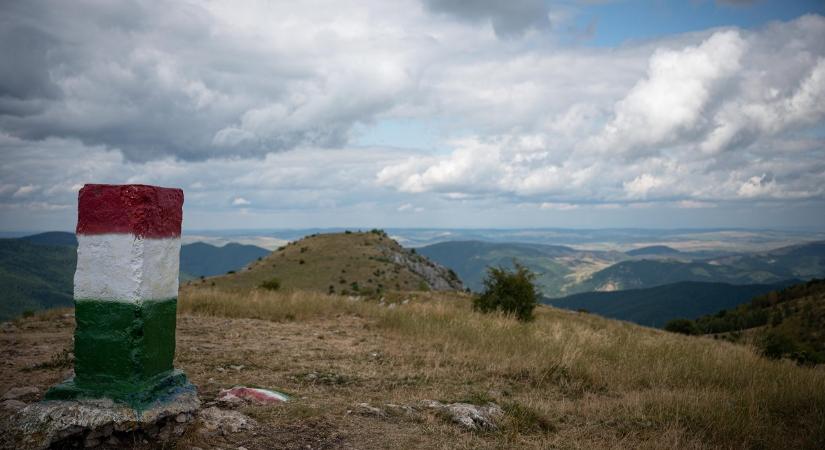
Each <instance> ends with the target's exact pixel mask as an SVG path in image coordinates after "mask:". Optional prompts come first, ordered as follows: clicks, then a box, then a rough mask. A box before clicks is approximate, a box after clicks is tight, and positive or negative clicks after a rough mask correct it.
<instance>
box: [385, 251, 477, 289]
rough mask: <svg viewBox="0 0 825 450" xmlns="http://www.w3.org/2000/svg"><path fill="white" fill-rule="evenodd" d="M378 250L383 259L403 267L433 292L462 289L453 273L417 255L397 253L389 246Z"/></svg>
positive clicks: (459, 281)
mask: <svg viewBox="0 0 825 450" xmlns="http://www.w3.org/2000/svg"><path fill="white" fill-rule="evenodd" d="M379 249H380V250H381V253H382V254H383V255H384V257H386V258H387V259H389V260H390V261H392V262H393V263H394V264H399V265H401V266H404V267H406V268H407V269H409V270H410V271H411V272H413V273H415V274H417V275H418V276H420V277H421V278H423V279H424V280H425V281H426V282H427V285H428V287H429V288H430V289H432V290H434V291H460V290H463V289H464V285H463V284H462V283H461V280H460V279H459V278H458V276H457V275H456V274H455V273H454V272H452V271H451V270H450V269H448V268H446V267H444V266H442V265H440V264H437V263H435V262H433V261H430V260H429V259H427V258H425V257H423V256H421V255H419V254H417V253H413V252H412V251H403V250H402V251H399V250H398V249H395V248H392V247H390V246H380V247H379Z"/></svg>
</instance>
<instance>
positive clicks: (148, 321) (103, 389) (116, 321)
mask: <svg viewBox="0 0 825 450" xmlns="http://www.w3.org/2000/svg"><path fill="white" fill-rule="evenodd" d="M176 309H177V299H174V298H173V299H167V300H151V301H144V302H140V303H129V302H113V301H101V300H94V299H80V300H76V301H75V318H76V321H77V326H76V328H75V363H74V366H75V377H74V379H73V380H72V381H71V382H70V383H68V384H64V385H61V386H57V387H55V388H53V389H52V390H51V391H49V393H48V395H47V398H51V399H68V398H103V397H105V398H111V399H114V400H119V401H123V402H126V403H129V404H131V405H132V406H134V407H136V408H139V407H140V406H141V405H142V404H143V403H145V402H146V401H150V400H152V399H153V398H154V397H156V396H157V395H158V392H157V391H158V390H159V389H160V390H162V389H164V388H166V387H170V386H172V387H173V386H178V385H181V383H185V381H186V379H185V377H184V376H183V374H182V373H180V372H179V371H174V370H173V365H172V364H173V360H174V357H175V316H176Z"/></svg>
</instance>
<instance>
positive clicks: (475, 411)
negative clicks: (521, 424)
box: [347, 400, 504, 431]
mask: <svg viewBox="0 0 825 450" xmlns="http://www.w3.org/2000/svg"><path fill="white" fill-rule="evenodd" d="M421 411H434V412H438V413H440V414H443V415H445V416H446V417H448V418H449V419H450V420H451V421H452V422H453V423H455V424H457V425H459V426H461V427H462V428H464V429H467V430H471V431H495V430H497V429H498V425H496V421H497V420H498V419H500V418H501V416H502V415H504V410H502V409H501V407H500V406H498V405H496V404H495V403H488V404H486V405H483V406H479V405H472V404H470V403H446V404H445V403H441V402H438V401H435V400H422V401H420V402H419V403H418V404H417V405H416V406H411V405H396V404H392V403H387V404H386V405H384V407H383V408H379V407H375V406H372V405H370V404H369V403H356V404H355V405H354V407H353V409H351V410H347V413H348V414H353V413H354V414H359V415H362V416H371V417H376V418H380V419H386V418H388V417H391V416H394V417H399V416H402V417H408V418H413V419H415V418H417V417H418V416H419V415H420V412H421Z"/></svg>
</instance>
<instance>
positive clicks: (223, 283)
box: [190, 232, 422, 295]
mask: <svg viewBox="0 0 825 450" xmlns="http://www.w3.org/2000/svg"><path fill="white" fill-rule="evenodd" d="M382 246H383V247H389V248H393V249H395V250H396V251H399V252H405V251H406V250H404V249H403V248H402V247H401V246H399V245H398V243H397V242H395V241H393V240H392V239H391V238H389V237H388V236H387V235H385V234H383V233H381V232H349V233H329V234H317V235H311V236H307V237H305V238H303V239H301V240H298V241H295V242H291V243H289V244H288V245H285V246H283V247H281V248H279V249H277V250H276V251H274V252H272V253H271V254H269V255H268V256H266V257H263V258H261V259H260V260H258V261H254V262H253V263H251V264H250V265H248V266H247V267H246V268H243V269H239V270H237V271H233V272H232V273H227V274H225V275H222V276H216V277H210V278H205V279H203V280H194V281H191V282H190V286H193V287H198V286H199V287H207V288H211V287H214V288H216V289H218V290H222V291H229V292H238V291H244V292H246V291H250V290H253V289H256V288H258V287H260V286H261V285H263V284H264V283H266V282H268V281H271V280H273V279H276V280H278V281H279V284H280V289H281V290H285V291H289V290H306V291H320V292H325V293H329V292H330V291H332V292H333V293H336V294H344V295H348V294H359V293H375V292H378V291H386V290H393V289H395V290H415V289H418V288H419V287H420V284H421V282H422V279H421V277H420V276H418V275H417V274H415V273H413V272H411V271H410V270H409V269H407V268H406V267H404V266H402V265H399V264H394V263H393V262H391V261H389V260H387V259H386V258H385V257H384V255H383V253H382V252H381V247H382Z"/></svg>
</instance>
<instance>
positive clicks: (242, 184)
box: [0, 0, 825, 226]
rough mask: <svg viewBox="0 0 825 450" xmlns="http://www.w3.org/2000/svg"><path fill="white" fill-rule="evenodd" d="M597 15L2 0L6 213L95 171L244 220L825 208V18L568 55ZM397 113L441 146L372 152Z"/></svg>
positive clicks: (531, 5)
mask: <svg viewBox="0 0 825 450" xmlns="http://www.w3.org/2000/svg"><path fill="white" fill-rule="evenodd" d="M499 3H500V2H499ZM575 9H576V7H575V5H573V4H571V5H561V6H559V5H550V6H548V5H547V4H546V2H544V3H542V2H537V1H533V0H527V1H523V2H516V3H513V5H512V7H510V6H508V7H504V6H501V4H498V3H497V2H487V1H485V2H480V3H478V4H473V5H470V4H469V3H467V4H464V3H462V2H452V1H440V0H432V1H431V0H427V1H426V2H424V3H422V2H421V1H418V0H399V1H398V2H391V3H389V2H385V1H381V0H366V1H355V0H343V1H338V2H328V1H325V0H317V1H314V2H311V3H303V2H297V3H296V2H283V3H281V2H218V1H210V0H205V1H202V2H194V3H191V2H171V1H170V2H165V1H164V2H160V3H152V4H144V3H142V2H140V1H138V2H130V3H128V4H123V3H106V4H101V3H100V2H94V1H88V2H87V1H83V0H80V1H76V2H71V3H70V4H69V3H66V2H57V1H55V2H45V3H38V2H5V3H2V4H0V14H2V15H3V17H7V18H8V20H7V21H4V22H3V23H2V24H0V52H2V54H3V55H19V54H20V52H19V51H18V49H19V48H21V45H23V46H25V48H26V49H27V50H28V51H26V52H24V54H25V56H26V58H22V57H21V58H15V61H16V62H15V64H14V65H13V66H9V67H10V69H9V68H5V69H3V68H0V161H2V164H0V203H2V204H4V205H7V206H8V205H12V206H8V207H14V208H23V209H25V208H27V207H29V206H31V207H34V205H36V204H37V205H40V206H41V207H42V206H43V205H56V206H57V207H58V208H57V209H54V211H61V210H60V209H59V208H62V207H71V206H72V205H74V203H75V202H76V198H75V196H76V191H77V188H78V186H79V185H82V184H83V183H85V182H91V181H95V182H112V183H125V182H142V183H153V184H161V185H169V186H183V187H188V188H187V189H186V191H187V192H186V207H187V208H188V211H192V212H195V214H196V215H197V214H204V215H205V214H207V212H208V211H222V210H226V211H227V214H228V216H229V217H235V215H237V211H238V210H239V209H240V208H239V207H244V209H245V210H246V211H247V216H248V217H246V218H245V219H244V222H242V223H241V224H242V225H244V226H246V225H247V224H250V223H253V222H252V221H253V220H255V219H256V218H260V217H262V216H264V215H266V214H272V215H275V214H277V217H276V219H273V220H275V221H276V222H275V223H276V224H279V223H278V222H277V220H281V218H284V217H286V215H285V211H288V212H295V211H300V212H301V214H304V213H306V212H307V211H335V215H334V217H335V218H336V219H340V220H345V219H346V218H347V217H349V216H346V215H345V214H344V212H346V211H350V212H352V214H353V216H351V217H355V219H353V220H357V219H358V218H359V217H363V216H364V213H363V212H364V211H366V212H367V213H366V215H367V216H369V217H373V215H374V216H375V217H384V216H381V215H382V214H385V215H386V216H387V217H388V216H390V215H391V214H394V213H397V212H398V211H405V212H415V211H420V212H424V214H420V215H412V214H405V215H404V216H405V218H406V219H407V220H412V219H414V218H415V217H414V216H420V217H422V219H421V220H422V223H424V224H425V225H426V224H427V222H424V221H425V220H426V218H435V219H440V218H441V216H451V215H452V214H454V213H455V211H456V209H457V208H475V210H478V211H485V214H489V215H492V216H497V215H498V211H499V210H500V209H502V208H503V207H506V206H511V207H512V206H513V205H521V204H526V205H530V206H529V208H523V210H524V211H527V210H530V211H532V212H533V213H535V214H537V217H538V216H541V217H545V216H547V214H546V213H544V212H543V211H541V209H542V208H544V209H551V210H560V209H561V210H569V211H570V213H568V214H563V215H562V214H560V216H569V215H576V214H582V213H584V212H585V211H592V210H599V211H601V210H606V211H610V210H611V208H615V210H616V211H625V210H626V209H627V208H628V206H627V205H629V204H630V203H629V202H635V203H634V204H646V205H649V204H659V205H668V207H675V208H692V207H696V208H694V209H703V208H704V206H705V205H715V204H721V203H722V202H755V201H778V200H783V201H790V200H794V201H800V202H802V201H809V200H812V201H818V200H822V199H823V198H825V139H824V138H823V137H822V130H823V127H825V122H824V119H825V18H823V17H822V16H817V15H810V16H804V17H801V18H798V19H796V20H792V21H788V22H774V23H771V24H768V25H766V26H764V27H762V28H755V29H748V30H745V29H737V28H726V29H711V30H701V31H697V32H694V33H686V34H680V35H672V36H665V37H661V38H655V39H649V40H646V41H636V42H628V43H625V44H624V45H621V46H618V47H614V48H591V47H586V46H583V45H575V46H564V45H562V44H560V39H559V34H558V33H559V32H558V31H554V29H553V28H552V27H548V26H547V25H548V23H549V21H550V20H552V21H554V23H553V25H554V26H555V25H558V24H559V23H561V22H563V21H568V23H573V22H575V20H574V19H573V18H574V17H575ZM341 11H345V13H342V12H341ZM536 11H541V14H540V15H539V14H538V13H536ZM539 16H540V17H539ZM536 17H538V19H536ZM548 17H549V19H548ZM534 19H535V20H534ZM545 19H547V20H545ZM7 92H10V93H12V94H13V95H11V94H10V95H6V93H7ZM393 121H396V122H397V121H409V122H417V123H425V122H426V123H428V124H434V125H432V127H424V128H428V130H427V131H426V132H429V133H431V136H427V138H428V140H426V141H427V142H428V144H426V145H421V146H422V147H425V148H415V147H416V145H419V142H407V139H406V137H405V138H404V139H401V138H398V140H397V142H393V143H392V145H395V146H397V147H399V148H403V150H402V149H399V148H389V146H388V147H386V148H385V147H381V148H378V147H369V148H367V147H358V146H356V145H355V144H354V143H353V136H354V134H355V132H354V131H353V130H359V131H358V132H359V133H360V132H361V131H360V130H366V131H364V132H365V133H369V132H370V131H371V130H372V131H374V130H376V129H378V130H380V129H381V127H382V125H383V124H386V123H388V122H393ZM429 128H432V130H430V129H429ZM415 137H416V136H413V139H411V140H414V138H415ZM422 141H424V140H422ZM429 142H431V144H430V143H429ZM241 200H242V201H243V202H248V204H234V203H235V201H241ZM26 205H29V206H26ZM399 205H401V206H400V207H399ZM405 205H409V207H404V206H405ZM536 205H539V206H538V207H536ZM588 205H592V206H588ZM233 206H235V207H234V208H233ZM576 206H579V208H578V209H576ZM700 206H701V208H700ZM402 208H403V209H402ZM46 209H48V208H41V210H46ZM717 209H718V210H725V208H717ZM356 212H357V213H358V214H356ZM693 212H696V211H693ZM295 214H298V213H295ZM307 214H308V213H307ZM525 214H527V213H525ZM439 215H441V216H439ZM55 217H57V216H55ZM60 217H63V219H65V220H66V221H71V220H74V219H73V218H72V217H71V216H70V215H66V216H60ZM196 217H197V216H196ZM294 217H297V215H296V216H293V220H296V221H297V220H298V219H294ZM195 220H197V219H195ZM283 220H288V219H283ZM455 220H456V223H458V224H464V223H463V222H462V221H476V222H480V219H477V218H475V217H470V216H469V215H461V217H456V219H455ZM514 220H515V219H514ZM474 223H475V222H474Z"/></svg>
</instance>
